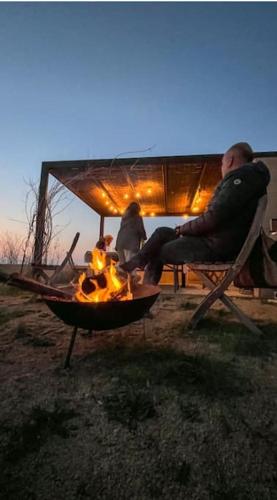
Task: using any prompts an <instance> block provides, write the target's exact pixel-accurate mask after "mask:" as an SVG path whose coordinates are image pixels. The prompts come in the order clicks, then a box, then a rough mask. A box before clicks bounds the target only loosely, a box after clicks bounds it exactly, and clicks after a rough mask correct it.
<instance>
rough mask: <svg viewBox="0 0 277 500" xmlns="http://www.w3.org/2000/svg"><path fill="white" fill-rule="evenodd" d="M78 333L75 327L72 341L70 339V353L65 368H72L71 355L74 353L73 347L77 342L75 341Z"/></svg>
mask: <svg viewBox="0 0 277 500" xmlns="http://www.w3.org/2000/svg"><path fill="white" fill-rule="evenodd" d="M77 331H78V327H77V326H74V329H73V332H72V335H71V339H70V344H69V348H68V352H67V355H66V359H65V363H64V368H69V367H70V357H71V354H72V351H73V346H74V342H75V339H76V335H77Z"/></svg>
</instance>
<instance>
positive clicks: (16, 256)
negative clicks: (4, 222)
mask: <svg viewBox="0 0 277 500" xmlns="http://www.w3.org/2000/svg"><path fill="white" fill-rule="evenodd" d="M22 244H23V239H22V238H21V237H20V236H18V235H16V234H12V233H10V232H8V231H7V232H6V233H4V234H2V235H1V239H0V261H1V262H2V263H3V264H19V263H20V260H21V259H22Z"/></svg>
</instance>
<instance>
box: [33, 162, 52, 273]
mask: <svg viewBox="0 0 277 500" xmlns="http://www.w3.org/2000/svg"><path fill="white" fill-rule="evenodd" d="M48 176H49V171H48V167H46V166H45V165H43V163H42V166H41V175H40V185H39V198H38V207H37V221H36V234H35V248H34V258H33V263H34V264H35V265H41V264H42V255H43V237H44V230H45V212H46V203H47V188H48Z"/></svg>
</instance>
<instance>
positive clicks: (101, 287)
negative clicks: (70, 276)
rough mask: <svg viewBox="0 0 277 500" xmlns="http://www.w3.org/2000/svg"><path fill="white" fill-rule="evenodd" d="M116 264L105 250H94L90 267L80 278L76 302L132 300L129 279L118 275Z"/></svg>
mask: <svg viewBox="0 0 277 500" xmlns="http://www.w3.org/2000/svg"><path fill="white" fill-rule="evenodd" d="M115 264H116V263H115V261H113V260H112V259H110V258H108V256H107V254H106V252H105V251H104V250H101V249H99V248H94V250H93V251H92V252H91V262H90V263H89V267H88V269H87V271H86V272H85V273H83V274H82V275H81V276H80V278H79V282H78V284H77V287H76V288H77V290H76V293H75V298H76V300H77V301H79V302H97V303H98V302H110V301H116V300H118V301H125V300H132V298H133V294H132V293H131V289H130V284H129V282H128V279H127V277H122V276H120V275H119V274H118V272H117V269H116V267H115Z"/></svg>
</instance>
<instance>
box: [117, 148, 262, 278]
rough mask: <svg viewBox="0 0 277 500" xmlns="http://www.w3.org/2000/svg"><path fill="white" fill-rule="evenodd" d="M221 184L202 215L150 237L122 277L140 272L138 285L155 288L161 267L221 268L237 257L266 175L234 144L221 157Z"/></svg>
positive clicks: (125, 266) (250, 155)
mask: <svg viewBox="0 0 277 500" xmlns="http://www.w3.org/2000/svg"><path fill="white" fill-rule="evenodd" d="M221 173H222V181H221V182H220V183H219V185H218V186H217V188H216V190H215V193H214V195H213V197H212V199H211V201H210V203H209V205H208V207H207V210H206V212H205V213H203V214H202V215H200V216H199V217H197V218H196V219H194V220H191V221H189V222H187V223H185V224H184V225H183V226H178V227H177V228H176V229H175V230H174V229H171V228H168V227H161V228H158V229H156V230H155V231H154V233H153V234H152V236H151V237H150V238H149V240H148V241H147V243H146V244H145V246H144V247H143V249H142V250H140V251H139V252H138V254H137V255H136V256H134V257H133V258H132V259H131V260H129V261H128V262H125V263H124V264H122V265H121V266H120V267H121V268H122V269H123V270H124V271H127V272H131V271H132V270H133V269H135V268H141V269H144V268H146V269H145V275H144V283H152V284H157V283H158V282H159V280H160V278H161V274H162V270H163V264H165V263H168V264H182V263H189V262H218V261H220V262H227V261H231V260H234V259H235V258H236V256H237V255H238V253H239V251H240V249H241V247H242V245H243V243H244V241H245V239H246V236H247V234H248V232H249V228H250V225H251V222H252V220H253V218H254V215H255V212H256V208H257V203H258V200H259V198H260V197H261V196H263V195H264V194H265V193H266V187H267V185H268V183H269V180H270V174H269V171H268V168H267V167H266V165H265V164H264V163H263V162H261V161H259V162H257V163H253V151H252V149H251V147H250V146H249V144H247V143H244V142H240V143H237V144H234V145H233V146H232V147H231V148H230V149H228V151H227V152H226V153H225V154H224V156H223V158H222V165H221Z"/></svg>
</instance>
